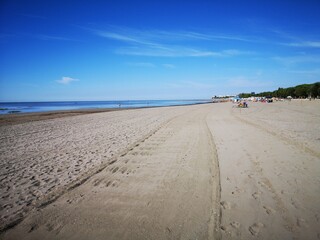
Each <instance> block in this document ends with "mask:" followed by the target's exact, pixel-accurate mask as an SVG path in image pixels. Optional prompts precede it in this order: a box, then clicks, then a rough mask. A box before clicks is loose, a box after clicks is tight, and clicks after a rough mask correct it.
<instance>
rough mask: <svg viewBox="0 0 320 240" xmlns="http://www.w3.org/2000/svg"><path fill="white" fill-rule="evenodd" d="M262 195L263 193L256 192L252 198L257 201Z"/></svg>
mask: <svg viewBox="0 0 320 240" xmlns="http://www.w3.org/2000/svg"><path fill="white" fill-rule="evenodd" d="M260 193H261V192H254V193H253V194H252V197H253V198H254V199H256V200H257V199H258V198H259V197H260Z"/></svg>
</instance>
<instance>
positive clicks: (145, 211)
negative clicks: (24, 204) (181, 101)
mask: <svg viewBox="0 0 320 240" xmlns="http://www.w3.org/2000/svg"><path fill="white" fill-rule="evenodd" d="M209 110H210V108H209V107H208V106H201V107H199V108H197V109H193V111H190V112H188V113H186V114H182V115H180V116H178V117H176V118H174V119H172V120H171V121H169V122H168V123H167V124H166V125H164V126H163V127H161V128H160V129H159V130H158V131H156V132H154V133H153V134H150V136H149V137H147V138H145V140H143V141H141V142H139V143H136V144H135V146H133V147H131V148H129V149H128V151H127V152H124V153H123V154H121V156H119V157H118V158H117V159H116V160H114V161H113V162H112V164H111V165H110V164H109V165H108V166H106V167H105V168H103V169H100V170H99V173H97V174H95V175H94V176H92V177H91V178H90V179H86V180H87V181H86V182H85V183H83V184H82V185H81V186H79V187H77V188H76V189H73V190H72V191H69V192H67V193H66V194H64V195H63V196H61V197H60V198H59V199H57V200H56V201H55V202H54V203H53V204H49V205H47V206H45V207H44V208H42V209H41V211H40V212H36V211H35V212H33V213H31V214H30V216H29V217H27V218H26V219H25V220H24V221H23V222H22V223H20V224H19V225H17V226H16V227H15V228H14V229H12V230H9V231H7V232H6V233H5V235H4V236H3V238H4V239H7V238H12V237H13V238H14V237H21V236H23V238H24V239H41V236H46V238H47V239H70V237H71V236H72V238H73V239H88V238H94V239H105V236H108V238H110V239H196V238H197V239H213V238H216V237H218V234H219V225H218V224H217V222H218V219H219V218H220V212H219V211H220V208H219V207H217V206H219V202H220V199H219V196H220V194H219V193H220V185H219V169H218V164H217V158H216V151H215V148H214V142H213V141H212V136H211V133H210V131H209V130H208V126H207V123H206V116H207V113H208V111H209ZM110 163H111V162H110Z"/></svg>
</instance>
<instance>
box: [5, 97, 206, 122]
mask: <svg viewBox="0 0 320 240" xmlns="http://www.w3.org/2000/svg"><path fill="white" fill-rule="evenodd" d="M211 103H212V102H205V103H193V104H184V105H170V106H150V107H148V106H146V107H137V108H87V109H86V108H83V109H74V110H56V111H43V112H30V113H8V114H0V126H5V125H14V124H20V123H26V122H33V121H41V120H49V119H56V118H64V117H71V116H78V115H85V114H93V113H103V112H113V111H124V110H136V109H148V108H166V107H184V106H193V105H201V104H211Z"/></svg>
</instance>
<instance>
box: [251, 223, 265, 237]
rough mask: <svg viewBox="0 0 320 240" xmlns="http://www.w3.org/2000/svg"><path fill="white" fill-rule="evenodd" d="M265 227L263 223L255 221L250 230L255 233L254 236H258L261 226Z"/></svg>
mask: <svg viewBox="0 0 320 240" xmlns="http://www.w3.org/2000/svg"><path fill="white" fill-rule="evenodd" d="M263 227H264V224H263V223H254V224H253V225H251V226H250V227H249V232H250V233H251V234H252V235H253V236H258V235H259V233H260V231H261V228H263Z"/></svg>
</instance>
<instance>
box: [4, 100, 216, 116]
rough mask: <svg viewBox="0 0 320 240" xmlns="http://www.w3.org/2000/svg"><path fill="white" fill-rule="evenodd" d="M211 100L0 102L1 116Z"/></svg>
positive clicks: (155, 105) (186, 103) (193, 102)
mask: <svg viewBox="0 0 320 240" xmlns="http://www.w3.org/2000/svg"><path fill="white" fill-rule="evenodd" d="M207 102H210V100H133V101H67V102H0V114H8V113H31V112H46V111H57V110H75V109H93V108H142V107H161V106H175V105H178V106H179V105H189V104H199V103H207Z"/></svg>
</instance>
